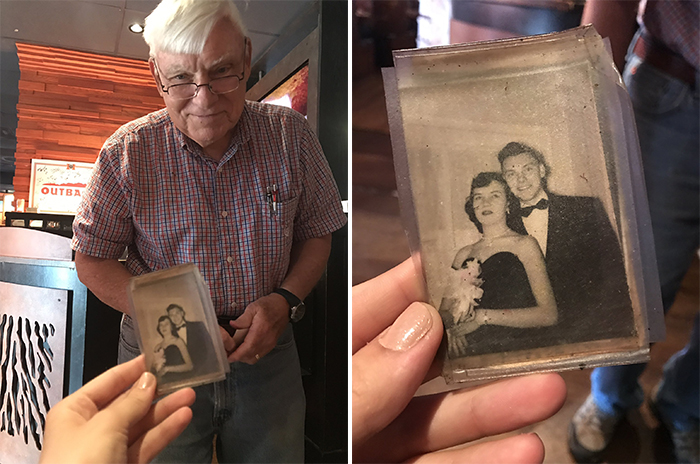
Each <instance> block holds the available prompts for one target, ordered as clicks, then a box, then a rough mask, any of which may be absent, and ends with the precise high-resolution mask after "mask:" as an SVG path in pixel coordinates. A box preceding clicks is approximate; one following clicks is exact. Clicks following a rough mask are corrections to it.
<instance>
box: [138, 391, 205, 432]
mask: <svg viewBox="0 0 700 464" xmlns="http://www.w3.org/2000/svg"><path fill="white" fill-rule="evenodd" d="M194 400H195V393H194V390H192V389H191V388H183V389H182V390H178V391H176V392H173V393H171V394H169V395H168V396H166V397H165V398H162V399H161V400H160V401H158V402H156V403H155V404H153V405H152V406H151V409H150V410H149V411H148V414H146V416H145V417H144V418H143V419H141V420H140V421H139V422H138V423H137V424H136V425H134V426H133V427H131V429H130V430H129V445H132V444H133V443H135V442H136V441H137V440H138V439H140V438H141V436H142V435H143V434H145V433H146V432H148V431H149V430H151V429H152V428H154V427H156V426H157V425H158V424H160V423H161V422H163V421H164V420H165V419H167V418H168V417H170V415H172V414H173V413H174V412H175V411H177V410H179V409H181V408H183V407H189V406H192V404H193V403H194Z"/></svg>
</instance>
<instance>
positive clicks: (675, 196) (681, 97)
mask: <svg viewBox="0 0 700 464" xmlns="http://www.w3.org/2000/svg"><path fill="white" fill-rule="evenodd" d="M632 46H634V41H633V43H632ZM630 49H631V47H630ZM623 78H624V81H625V84H626V85H627V89H628V91H629V94H630V97H631V99H632V103H633V105H634V113H635V119H636V122H637V132H638V134H639V144H640V147H641V151H642V160H643V163H644V176H645V180H646V187H647V194H648V198H649V210H650V212H651V222H652V230H653V233H654V244H655V246H656V256H657V266H658V270H659V278H660V281H661V298H662V300H663V305H664V311H668V309H669V308H670V307H671V304H672V303H673V300H674V298H675V296H676V293H677V291H678V288H679V287H680V284H681V281H682V279H683V276H684V275H685V273H686V271H687V270H688V267H689V266H690V264H691V262H692V260H693V254H694V253H695V251H696V250H697V248H698V244H699V239H698V236H699V234H700V218H699V216H700V186H699V180H698V179H699V175H698V174H699V172H700V169H699V166H700V154H699V146H700V140H699V139H698V128H699V126H700V121H699V118H698V114H699V113H700V108H699V106H698V89H697V88H696V89H694V90H693V89H691V88H690V86H689V85H687V84H686V83H684V82H682V81H679V80H677V79H674V78H672V77H670V76H667V75H666V74H664V73H662V72H661V71H659V70H657V69H656V68H654V67H652V66H651V65H649V64H647V63H645V62H644V61H642V60H641V59H640V58H639V57H637V56H636V55H634V54H631V53H630V54H629V55H628V60H627V66H626V67H625V72H624V75H623ZM697 82H700V75H698V79H697ZM699 366H700V359H699V356H698V316H697V315H696V317H695V322H694V325H693V329H692V333H691V336H690V340H689V342H688V344H687V345H686V346H685V348H684V349H683V350H681V351H679V352H678V353H676V354H675V355H673V356H672V357H671V359H669V360H668V362H667V363H666V364H665V365H664V369H663V376H662V380H661V384H660V386H659V392H658V397H657V400H658V406H659V409H660V410H661V412H662V413H663V415H664V416H665V417H666V418H667V419H668V420H670V421H672V423H673V424H674V426H675V427H677V428H679V429H682V430H683V429H688V428H690V427H692V426H693V425H695V426H697V423H698V416H699V415H700V414H699V413H698V411H699V409H700V407H699V406H698V397H699V396H700V387H699V385H700V380H699V376H700V373H699V372H700V369H699ZM645 367H646V365H645V364H635V365H628V366H613V367H602V368H598V369H595V370H594V371H593V374H592V375H591V392H592V394H593V398H594V400H595V402H596V404H597V405H598V407H600V409H601V410H603V412H606V413H608V414H619V413H622V412H624V411H627V410H629V409H634V408H637V407H639V406H640V405H641V404H642V402H643V401H644V393H643V392H642V388H641V387H640V385H639V382H638V379H639V376H640V375H641V374H642V372H643V371H644V368H645Z"/></svg>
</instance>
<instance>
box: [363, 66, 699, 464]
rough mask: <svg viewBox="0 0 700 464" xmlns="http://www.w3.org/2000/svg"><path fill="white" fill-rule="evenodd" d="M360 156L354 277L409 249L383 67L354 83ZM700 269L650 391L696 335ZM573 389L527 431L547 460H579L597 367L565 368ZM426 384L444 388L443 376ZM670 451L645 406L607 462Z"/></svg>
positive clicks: (659, 459) (654, 365)
mask: <svg viewBox="0 0 700 464" xmlns="http://www.w3.org/2000/svg"><path fill="white" fill-rule="evenodd" d="M352 125H353V133H352V140H353V158H352V163H353V166H352V173H353V174H352V175H353V190H352V218H353V222H352V259H353V262H352V269H353V271H352V281H353V284H356V283H359V282H363V281H365V280H367V279H370V278H372V277H374V276H376V275H378V274H380V273H382V272H384V271H386V270H387V269H390V268H391V267H393V266H394V265H396V264H398V263H399V262H401V261H403V260H404V259H406V258H407V257H408V256H409V250H408V243H407V241H406V236H405V234H404V232H403V227H402V225H401V219H400V213H399V204H398V198H397V196H396V191H395V189H396V183H395V180H394V170H393V162H392V158H391V144H390V139H389V130H388V123H387V117H386V109H385V105H384V94H383V86H382V82H381V77H380V75H379V74H374V75H370V76H369V77H365V78H363V79H361V80H358V81H355V82H353V123H352ZM699 282H700V273H699V265H698V260H697V259H696V260H695V261H694V263H693V265H692V266H691V268H690V270H689V271H688V275H687V276H686V278H685V280H684V282H683V286H682V288H681V291H680V292H679V294H678V297H677V299H676V302H675V304H674V306H673V307H672V308H671V310H670V312H669V314H668V315H667V317H666V324H667V338H666V341H664V342H661V343H658V344H656V345H655V346H654V347H653V349H652V354H651V357H652V359H651V362H650V363H649V366H648V367H647V369H646V371H645V372H644V374H643V375H642V378H641V380H640V382H641V384H642V387H643V388H644V391H645V392H646V393H647V395H648V393H649V392H650V391H651V389H652V388H653V387H654V385H656V383H657V382H658V381H659V379H660V377H661V369H662V366H663V364H664V362H666V360H668V358H669V357H670V356H671V355H672V354H673V353H675V352H676V351H678V350H680V349H681V348H682V347H683V346H684V345H685V343H686V342H687V340H688V337H689V333H690V328H691V326H692V323H693V318H694V317H695V314H697V312H698V307H699V305H700V302H699V298H698V293H699V290H698V289H699V287H700V285H699ZM562 376H563V377H564V379H565V381H566V384H567V387H568V396H567V400H566V403H565V404H564V407H563V408H562V409H561V410H560V411H559V412H558V413H557V414H556V415H555V416H554V417H552V418H551V419H549V420H547V421H545V422H543V423H540V424H537V425H535V426H532V427H528V428H527V429H524V430H520V431H518V433H521V432H536V433H537V434H538V435H539V436H540V437H541V438H542V440H543V441H544V443H545V447H546V457H545V462H547V463H571V462H574V461H573V459H572V458H571V456H570V454H569V452H568V447H567V444H566V436H567V435H566V434H567V428H568V426H569V422H570V420H571V417H572V416H573V414H574V412H575V411H576V409H577V408H578V407H579V406H580V405H581V403H583V401H584V399H585V398H586V396H587V395H588V392H589V389H590V381H589V377H590V370H582V371H567V372H563V373H562ZM433 383H434V385H428V386H427V387H423V389H422V391H430V390H431V389H439V388H441V387H440V382H439V381H434V382H433ZM669 452H670V450H669V447H668V443H667V441H666V440H665V437H663V436H662V434H661V433H660V432H659V430H658V424H657V423H656V421H655V420H654V419H653V417H652V416H651V414H650V412H649V410H648V408H647V407H646V405H644V406H643V407H642V408H641V409H640V410H639V411H635V412H632V413H630V414H629V415H628V418H627V421H625V422H624V423H623V424H622V426H621V428H620V430H619V432H618V434H617V436H616V439H615V442H614V445H613V446H611V448H610V449H609V450H608V452H607V453H606V462H620V463H633V462H634V463H663V462H671V456H670V454H669Z"/></svg>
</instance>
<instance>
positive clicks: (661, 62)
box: [632, 34, 696, 88]
mask: <svg viewBox="0 0 700 464" xmlns="http://www.w3.org/2000/svg"><path fill="white" fill-rule="evenodd" d="M632 51H633V52H634V54H635V55H637V56H638V57H640V58H641V59H643V60H644V61H645V62H647V63H649V64H650V65H652V66H654V67H655V68H656V69H658V70H659V71H662V72H664V73H666V74H668V75H669V76H671V77H675V78H676V79H679V80H681V81H683V82H685V83H687V84H688V85H690V86H691V87H692V88H695V76H696V70H695V68H694V67H693V65H691V64H690V63H688V62H687V61H685V59H683V57H682V56H680V55H678V54H676V53H674V52H673V51H671V50H669V48H668V47H666V46H665V45H662V44H660V43H659V42H657V41H656V40H654V39H653V38H652V37H649V36H648V35H646V34H642V35H641V36H640V37H639V40H637V43H636V44H635V45H634V49H633V50H632Z"/></svg>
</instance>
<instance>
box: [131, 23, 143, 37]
mask: <svg viewBox="0 0 700 464" xmlns="http://www.w3.org/2000/svg"><path fill="white" fill-rule="evenodd" d="M129 30H130V31H131V32H133V33H134V34H140V33H142V32H143V26H142V25H140V24H139V23H134V24H130V25H129Z"/></svg>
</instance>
